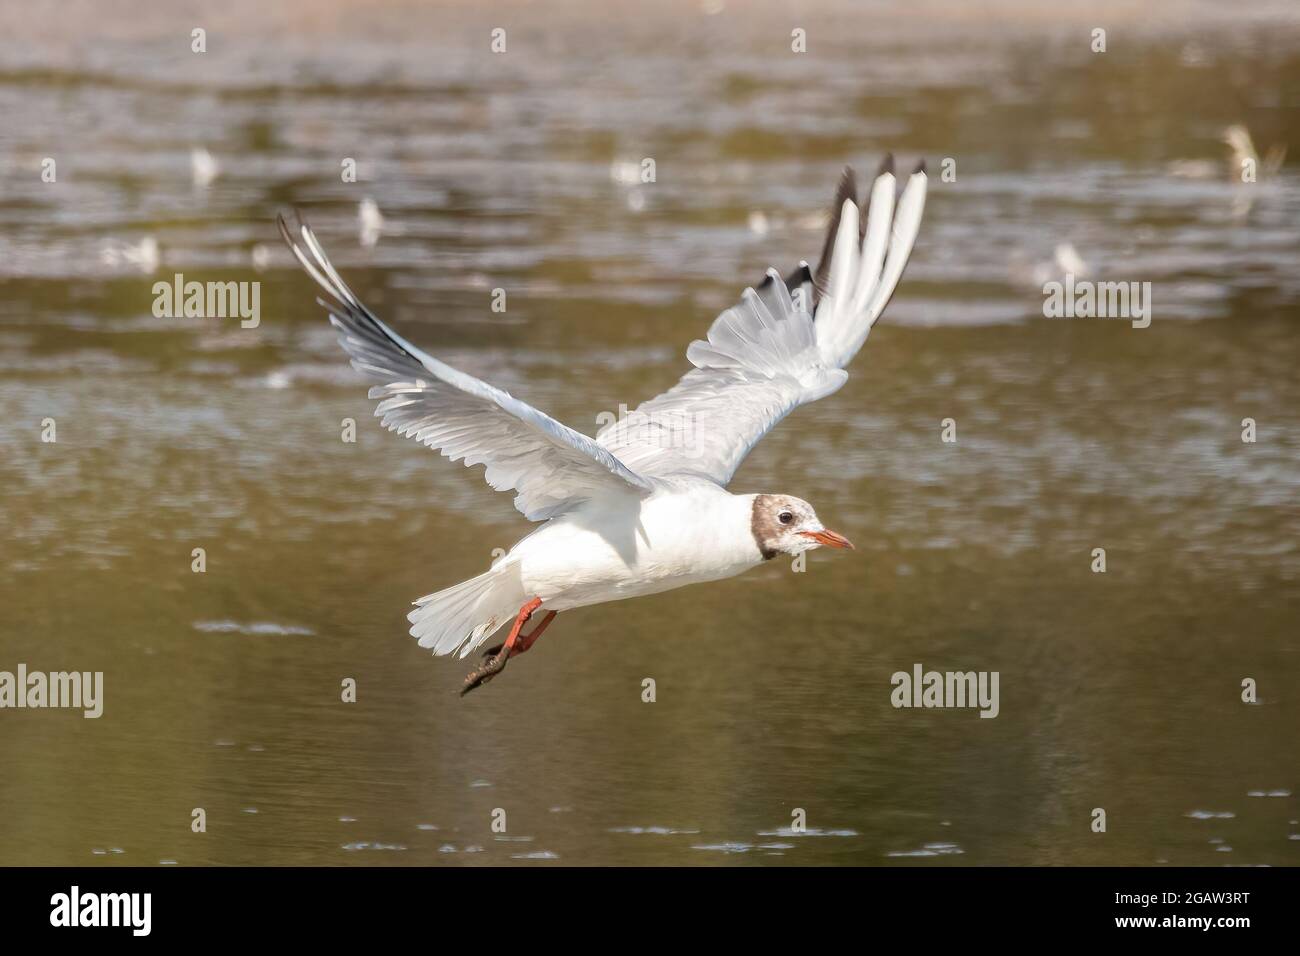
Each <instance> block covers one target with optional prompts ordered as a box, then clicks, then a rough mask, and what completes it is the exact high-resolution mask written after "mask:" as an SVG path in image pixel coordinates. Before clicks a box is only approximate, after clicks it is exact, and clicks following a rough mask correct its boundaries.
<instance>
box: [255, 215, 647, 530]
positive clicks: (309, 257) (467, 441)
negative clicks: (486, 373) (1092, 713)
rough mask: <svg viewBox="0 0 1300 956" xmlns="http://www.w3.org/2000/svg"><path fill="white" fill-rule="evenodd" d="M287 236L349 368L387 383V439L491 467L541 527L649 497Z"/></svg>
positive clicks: (570, 433)
mask: <svg viewBox="0 0 1300 956" xmlns="http://www.w3.org/2000/svg"><path fill="white" fill-rule="evenodd" d="M279 222H280V233H281V235H283V236H284V241H285V242H286V243H288V244H289V248H290V250H292V252H293V254H294V256H295V257H296V258H297V260H298V262H299V264H300V265H301V266H302V267H303V268H304V269H305V270H306V271H307V274H308V275H309V276H311V277H312V278H313V279H315V280H316V283H317V284H318V285H319V286H320V287H321V288H322V289H323V290H325V292H326V293H327V294H328V296H329V298H330V300H332V301H326V300H325V299H318V300H317V301H319V302H320V304H321V305H322V306H324V307H325V308H326V309H327V310H328V311H329V314H330V322H331V323H332V324H333V325H334V327H335V328H337V329H338V330H339V343H340V344H341V345H342V346H343V349H344V351H346V352H347V353H348V355H350V356H351V357H352V365H353V367H354V368H356V369H357V371H359V372H361V373H363V374H364V375H366V376H367V377H368V378H370V379H371V380H373V381H375V382H378V383H381V384H378V385H376V386H375V387H373V388H371V389H370V397H371V398H377V399H380V400H381V401H380V402H379V407H378V408H376V409H375V415H377V416H378V417H379V418H380V419H381V420H382V421H383V423H384V424H385V425H386V426H388V428H389V430H390V431H396V432H397V433H398V434H400V435H407V436H410V437H412V438H415V439H416V440H417V441H420V442H422V443H423V444H425V445H428V446H429V447H430V448H435V449H438V450H439V451H441V452H442V454H443V455H445V456H446V457H448V458H450V459H451V460H452V461H458V460H460V459H462V458H463V459H464V460H465V464H466V466H469V465H478V464H482V465H486V466H487V468H486V470H485V472H484V475H483V477H484V478H485V479H486V480H487V483H488V484H489V485H491V486H492V487H493V488H495V489H497V490H498V491H504V490H506V489H514V490H515V491H517V492H518V495H517V496H516V497H515V507H516V508H518V509H519V510H520V511H521V512H522V513H523V514H524V516H525V517H527V518H529V519H531V520H533V521H543V520H545V519H547V518H553V517H555V516H556V515H560V514H563V513H564V512H566V511H568V510H570V509H572V508H573V507H575V506H576V505H578V504H580V503H581V502H582V501H585V500H587V499H589V498H591V497H593V496H597V495H602V494H631V495H645V494H648V493H649V492H650V491H651V490H652V486H651V484H650V482H649V481H647V480H646V479H645V478H643V477H641V476H640V475H638V474H636V473H635V472H633V471H632V470H630V469H629V468H628V467H627V466H626V465H624V464H623V462H621V461H619V459H618V458H617V457H616V456H615V455H614V453H613V452H611V451H609V450H608V449H607V448H603V447H601V446H600V445H598V444H596V442H594V441H593V440H592V439H590V438H588V437H587V436H586V435H583V434H581V433H580V432H576V431H574V430H573V429H572V428H569V427H568V426H567V425H564V424H562V423H561V422H558V421H556V420H555V419H554V418H551V417H550V416H549V415H546V414H545V413H543V412H540V411H538V410H537V409H535V408H533V407H532V406H531V405H529V404H528V403H527V402H521V401H520V400H519V399H517V398H514V397H512V396H511V395H510V394H509V393H507V392H504V391H502V390H501V389H499V388H495V387H493V386H491V385H489V384H488V383H486V382H483V381H480V380H479V379H477V378H474V376H472V375H466V374H465V373H464V372H459V371H457V370H456V369H454V368H452V367H451V366H450V365H446V364H444V363H442V362H439V361H438V360H437V359H435V358H434V357H433V356H431V355H428V354H427V353H425V352H422V351H420V350H419V349H418V348H416V347H415V346H414V345H412V344H411V343H410V342H408V341H406V339H404V338H402V337H401V336H400V335H398V334H397V333H396V332H394V331H393V330H392V329H390V328H389V327H388V326H387V325H385V324H384V323H383V322H381V321H380V320H379V319H378V318H377V317H376V316H375V314H374V313H373V312H371V311H370V310H369V309H367V308H366V307H365V305H364V304H362V302H361V300H360V299H358V298H357V297H356V295H355V294H354V293H353V292H352V290H351V289H349V288H348V287H347V285H346V284H345V283H344V282H343V280H342V279H341V278H339V274H338V273H337V272H335V271H334V267H333V266H332V265H331V264H330V261H329V259H328V258H326V256H325V253H324V251H323V250H322V249H321V247H320V244H319V243H318V242H317V241H316V237H315V235H313V234H312V231H311V229H310V228H309V227H308V226H307V225H305V224H302V223H299V225H298V229H297V235H295V234H294V231H293V230H291V229H290V227H289V224H288V223H287V222H285V220H284V217H283V216H281V217H280V218H279Z"/></svg>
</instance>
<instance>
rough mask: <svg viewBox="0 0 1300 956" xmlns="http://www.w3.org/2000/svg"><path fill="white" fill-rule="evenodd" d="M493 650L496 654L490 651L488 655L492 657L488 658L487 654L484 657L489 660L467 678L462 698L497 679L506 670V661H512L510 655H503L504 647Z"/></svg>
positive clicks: (461, 693) (461, 691)
mask: <svg viewBox="0 0 1300 956" xmlns="http://www.w3.org/2000/svg"><path fill="white" fill-rule="evenodd" d="M493 650H494V651H496V653H492V651H489V652H488V654H491V656H490V657H488V656H487V655H486V654H485V655H484V656H485V657H486V658H487V659H486V660H484V661H483V663H482V664H480V665H479V666H478V667H476V668H475V669H474V670H472V671H470V672H469V674H467V675H466V676H465V686H464V687H462V688H461V689H460V696H461V697H464V696H465V695H466V694H468V693H469V692H470V691H472V690H473V689H474V688H476V687H480V686H482V685H483V684H486V683H487V682H488V681H490V680H491V679H492V678H494V677H496V676H497V674H499V673H501V672H502V671H503V670H505V666H506V661H507V660H509V659H510V655H508V654H505V653H503V652H502V647H496V648H493Z"/></svg>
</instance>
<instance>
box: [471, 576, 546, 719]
mask: <svg viewBox="0 0 1300 956" xmlns="http://www.w3.org/2000/svg"><path fill="white" fill-rule="evenodd" d="M541 606H542V599H541V598H538V597H535V598H533V599H532V600H531V601H529V602H528V603H526V604H525V605H524V606H523V607H521V608H520V609H519V616H518V617H516V618H515V624H514V627H512V628H511V629H510V636H509V637H507V638H506V642H505V643H504V644H502V645H500V646H499V647H495V648H493V649H492V650H491V651H489V652H488V653H489V654H491V655H492V656H491V657H489V658H487V660H485V661H484V662H483V663H482V664H480V665H479V666H478V667H477V668H476V669H474V670H473V671H471V672H470V673H469V675H468V676H467V677H466V678H465V686H464V687H462V688H461V690H460V695H461V696H462V697H464V696H465V695H466V694H468V693H469V692H470V691H472V690H473V689H474V688H475V687H478V686H479V685H480V684H486V683H487V682H488V681H490V680H491V679H492V678H493V677H495V676H496V675H497V674H499V673H501V671H502V670H504V669H505V666H506V661H508V660H510V658H511V657H512V656H514V655H515V654H522V653H523V652H524V651H526V650H528V648H529V647H531V646H532V643H533V641H535V640H537V637H538V635H539V634H541V632H542V631H543V630H544V629H545V628H546V625H547V624H549V623H550V619H551V618H552V617H554V616H555V614H554V612H551V614H550V615H548V616H547V618H546V619H544V620H543V621H542V623H541V624H539V625H538V626H537V627H536V628H534V630H533V633H532V634H530V635H528V636H527V637H525V638H522V639H521V638H520V637H519V632H520V631H521V630H522V629H523V626H524V625H525V624H526V623H528V619H529V618H530V617H532V616H533V612H534V611H536V610H537V609H538V608H539V607H541Z"/></svg>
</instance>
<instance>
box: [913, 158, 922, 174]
mask: <svg viewBox="0 0 1300 956" xmlns="http://www.w3.org/2000/svg"><path fill="white" fill-rule="evenodd" d="M923 172H925V160H924V159H922V160H921V161H920V162H919V163H917V164H916V169H914V170H912V175H913V176H915V175H916V174H917V173H923Z"/></svg>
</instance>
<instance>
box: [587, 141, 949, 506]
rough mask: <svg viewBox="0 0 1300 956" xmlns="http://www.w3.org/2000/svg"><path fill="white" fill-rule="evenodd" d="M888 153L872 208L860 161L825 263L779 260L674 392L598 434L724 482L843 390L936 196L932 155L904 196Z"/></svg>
mask: <svg viewBox="0 0 1300 956" xmlns="http://www.w3.org/2000/svg"><path fill="white" fill-rule="evenodd" d="M895 188H896V182H895V177H894V173H893V160H892V158H886V160H885V162H884V163H882V164H881V168H880V171H879V173H878V174H877V176H876V180H875V183H874V184H873V185H872V188H871V194H870V200H869V204H866V209H865V212H864V211H863V207H862V206H860V205H859V204H858V200H857V195H856V193H857V188H856V182H855V178H854V175H853V170H851V169H846V170H845V171H844V175H843V176H842V177H841V179H840V184H839V188H838V189H837V190H836V207H835V210H834V213H833V215H832V218H831V223H830V228H829V230H828V232H827V237H826V245H825V249H824V250H823V252H822V260H821V262H820V264H819V265H818V267H817V271H816V273H813V272H812V271H810V270H809V268H808V266H807V264H801V265H800V267H799V268H798V269H797V270H795V271H794V272H793V273H791V274H790V276H789V277H787V278H786V279H784V280H783V279H782V278H781V277H780V275H779V274H778V273H777V272H776V271H775V270H771V269H769V270H768V272H767V277H766V278H765V279H764V281H763V282H762V283H761V284H760V285H759V287H758V290H757V291H755V290H754V289H746V290H745V291H744V294H743V295H742V296H741V301H740V303H739V304H738V305H736V306H733V307H732V308H730V309H727V310H726V311H725V312H723V313H722V314H721V315H720V316H718V317H717V319H715V320H714V322H713V325H712V326H711V327H710V328H709V336H708V341H699V340H697V341H695V342H692V343H691V345H690V347H689V348H688V349H687V350H686V357H687V358H688V359H689V360H690V362H691V364H692V365H694V366H695V367H694V368H693V369H691V370H690V371H689V372H687V373H686V374H685V375H684V376H682V378H681V380H680V381H679V382H678V383H677V384H676V385H674V386H673V387H672V388H670V389H669V390H668V391H666V392H664V393H663V394H662V395H659V396H657V397H656V398H652V399H651V400H650V401H648V402H645V403H643V404H642V405H640V406H639V407H638V408H637V409H636V410H635V411H633V412H631V413H629V414H628V415H626V416H624V417H623V418H622V419H620V420H619V421H616V422H612V423H611V424H609V425H607V426H605V427H604V428H603V429H601V430H600V432H599V433H598V434H597V435H596V441H597V442H599V443H600V444H601V445H602V446H604V447H605V448H607V449H609V450H610V451H611V452H612V453H614V454H616V455H618V457H619V459H620V460H622V461H623V462H625V463H626V464H627V466H628V467H630V468H634V469H636V471H637V472H638V473H640V474H643V475H648V476H673V475H683V476H686V475H693V476H697V477H703V478H707V479H709V480H712V481H715V482H717V483H718V484H720V485H724V486H725V485H726V484H727V483H728V482H730V481H731V478H732V476H733V475H734V474H735V473H736V469H737V468H739V467H740V463H741V462H742V461H744V459H745V456H746V455H747V454H749V450H750V449H751V448H753V447H754V445H756V444H757V443H758V441H759V439H760V438H762V437H763V436H764V435H766V434H767V432H768V431H770V430H771V428H772V427H773V426H774V425H776V423H777V422H779V421H780V420H781V419H782V418H784V417H785V416H786V415H788V414H789V413H790V412H792V411H793V410H794V409H796V408H798V407H799V406H800V405H804V404H807V403H808V402H814V401H816V400H817V399H819V398H824V397H825V396H827V395H829V394H831V393H832V392H834V391H836V390H837V389H838V388H839V387H840V386H841V385H843V384H844V382H845V381H847V380H848V373H847V372H845V371H844V370H843V369H844V366H846V365H847V364H848V363H849V362H850V361H851V360H852V359H853V356H854V355H856V354H857V352H858V350H859V349H860V348H861V347H862V343H863V342H864V341H866V338H867V334H868V333H869V332H870V331H871V327H872V326H873V325H874V324H875V323H876V320H877V319H878V318H880V315H881V313H882V312H884V310H885V306H886V305H888V304H889V299H890V297H891V296H892V295H893V293H894V288H895V287H896V286H897V285H898V281H899V279H901V278H902V275H903V268H904V266H906V265H907V260H908V256H909V255H911V252H912V245H913V243H914V242H915V240H916V233H917V230H918V229H919V228H920V225H921V212H922V209H923V208H924V206H925V190H926V176H925V166H924V164H921V165H920V166H918V167H917V169H916V171H915V172H913V173H912V175H911V176H910V177H908V181H907V185H906V187H905V188H904V189H903V193H902V196H901V197H899V198H898V200H897V204H895V195H894V194H895Z"/></svg>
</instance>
